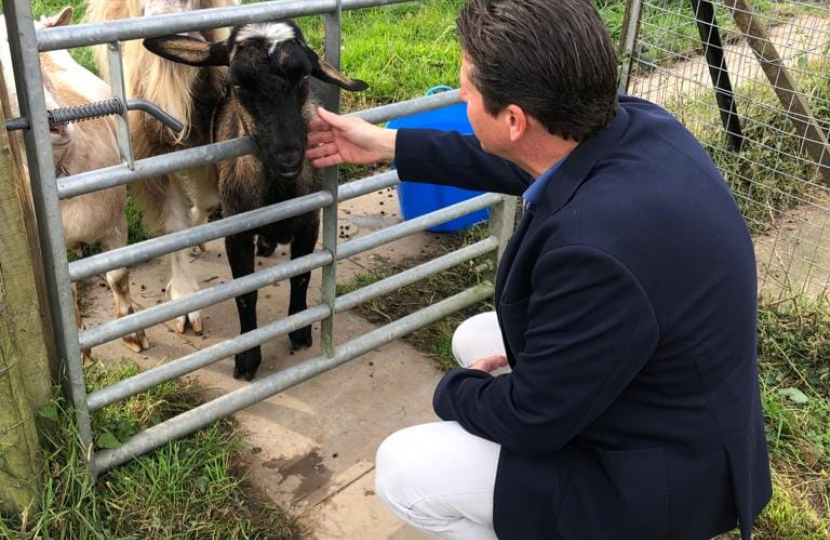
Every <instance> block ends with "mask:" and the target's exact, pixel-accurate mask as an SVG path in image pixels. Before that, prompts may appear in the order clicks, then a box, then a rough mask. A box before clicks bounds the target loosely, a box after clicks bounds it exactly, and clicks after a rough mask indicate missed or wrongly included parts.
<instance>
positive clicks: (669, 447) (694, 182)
mask: <svg viewBox="0 0 830 540" xmlns="http://www.w3.org/2000/svg"><path fill="white" fill-rule="evenodd" d="M395 162H396V164H397V167H398V173H399V174H400V176H401V178H403V179H413V180H420V181H427V182H430V183H436V184H446V185H453V186H458V187H462V188H469V189H478V190H484V191H493V192H499V193H506V194H511V195H520V194H521V193H522V192H523V191H524V190H525V189H526V188H527V186H528V184H529V183H530V182H531V181H532V179H531V178H530V177H529V176H528V175H527V174H525V173H524V172H523V171H521V170H520V169H518V168H517V167H516V166H514V165H512V164H510V163H508V162H506V161H504V160H501V159H500V158H497V157H495V156H492V155H489V154H486V153H484V152H483V151H482V150H481V148H480V146H479V144H478V142H477V141H476V139H475V138H473V137H463V136H461V135H458V134H456V133H444V132H437V131H424V130H400V131H399V132H398V138H397V148H396V157H395ZM495 294H496V298H495V301H496V312H497V314H498V320H499V324H500V327H501V331H502V334H503V337H504V343H505V347H506V349H507V356H508V360H509V362H510V365H511V366H512V368H513V370H512V372H511V373H509V374H505V375H500V376H498V377H493V376H491V375H489V374H487V373H484V372H481V371H477V370H470V369H457V370H453V371H450V372H449V373H447V374H446V376H445V377H444V378H443V380H442V381H441V382H440V384H439V386H438V388H437V389H436V392H435V397H434V407H435V411H436V412H437V414H438V415H439V416H440V417H441V418H443V419H445V420H455V421H457V422H459V423H460V424H461V425H462V426H463V427H464V428H465V429H466V430H468V431H469V432H471V433H474V434H476V435H478V436H481V437H484V438H486V439H489V440H491V441H494V442H496V443H498V444H500V445H501V446H502V450H501V455H500V458H499V466H498V473H497V477H496V486H495V502H494V524H495V530H496V533H497V535H498V537H499V538H500V539H502V540H554V539H563V540H570V539H580V540H659V539H666V540H708V539H709V538H711V537H713V536H715V535H716V534H718V533H721V532H724V531H727V530H730V529H732V528H733V527H735V526H736V525H737V524H738V523H740V528H741V532H742V537H743V538H744V539H748V538H749V537H750V533H751V528H752V523H753V521H754V519H755V518H756V516H757V515H758V514H759V512H760V511H761V509H762V508H763V507H764V505H765V504H766V503H767V502H768V501H769V499H770V496H771V482H770V470H769V461H768V455H767V447H766V441H765V437H764V421H763V415H762V411H761V401H760V392H759V387H758V380H757V370H756V295H757V291H756V268H755V257H754V253H753V246H752V241H751V239H750V236H749V233H748V231H747V228H746V225H745V223H744V221H743V218H742V216H741V214H740V212H739V210H738V208H737V206H736V204H735V201H734V199H733V197H732V194H731V193H730V191H729V189H728V187H727V185H726V183H725V182H724V180H723V178H722V177H721V175H720V173H719V172H718V170H717V169H716V168H715V166H714V165H713V164H712V161H711V160H710V158H709V156H708V155H707V154H706V152H705V151H704V150H703V148H702V147H701V146H700V144H699V143H698V142H697V141H696V140H695V138H694V137H693V136H692V134H691V133H689V132H688V131H687V130H686V129H685V128H684V127H683V126H682V125H681V124H680V123H679V122H678V121H677V120H675V119H674V118H673V117H672V116H671V115H670V114H668V113H667V112H666V111H664V110H663V109H661V108H660V107H658V106H656V105H654V104H652V103H649V102H646V101H642V100H639V99H636V98H630V97H626V96H621V97H620V108H619V112H618V114H617V115H616V116H615V118H614V119H613V120H612V121H611V123H610V124H609V125H608V126H607V127H606V128H605V129H604V130H603V131H602V132H600V133H599V134H598V135H596V136H594V137H592V138H590V139H588V140H586V141H584V142H582V143H581V144H580V145H578V146H577V148H576V149H575V150H574V151H573V152H572V153H571V154H570V155H569V156H568V157H567V158H566V159H565V161H564V162H563V164H562V166H561V167H560V168H559V170H558V171H557V172H556V173H555V174H554V176H553V177H552V178H551V179H550V182H549V184H548V185H547V186H546V188H545V191H544V195H543V197H542V199H541V201H540V203H539V204H538V205H537V206H536V207H535V208H534V209H533V210H532V211H527V212H525V214H524V216H523V217H522V220H521V222H520V223H519V225H518V227H517V229H516V231H515V233H514V235H513V237H512V238H511V240H510V243H509V244H508V246H507V248H506V251H505V254H504V258H503V259H502V261H501V263H500V265H499V270H498V275H497V280H496V287H495Z"/></svg>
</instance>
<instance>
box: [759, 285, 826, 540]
mask: <svg viewBox="0 0 830 540" xmlns="http://www.w3.org/2000/svg"><path fill="white" fill-rule="evenodd" d="M758 327H759V332H758V336H759V339H758V356H759V366H760V380H761V390H762V399H763V406H764V411H765V416H766V426H767V442H768V444H769V448H770V455H771V457H772V461H773V471H774V481H775V494H774V497H773V500H772V503H771V504H770V505H769V507H768V508H767V509H766V511H765V512H764V514H763V516H762V518H761V520H760V521H759V523H758V526H757V529H758V533H759V534H758V538H760V539H761V540H786V539H792V540H827V539H830V525H828V524H830V398H828V396H830V366H828V364H827V358H828V357H829V356H828V355H830V342H828V341H827V336H828V335H830V305H828V304H827V302H826V301H825V302H822V301H819V302H805V301H799V300H791V301H788V302H784V303H779V304H762V305H761V309H760V310H759V321H758Z"/></svg>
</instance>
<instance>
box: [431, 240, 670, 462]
mask: <svg viewBox="0 0 830 540" xmlns="http://www.w3.org/2000/svg"><path fill="white" fill-rule="evenodd" d="M532 291H533V293H532V294H531V296H530V298H529V299H528V300H527V302H526V304H527V309H526V315H523V314H524V313H525V310H524V307H523V304H524V302H516V303H512V304H513V308H515V307H517V306H518V307H519V311H520V313H518V314H517V313H512V314H511V313H510V312H509V311H511V310H512V309H513V308H511V310H508V311H507V312H504V313H503V316H504V317H505V320H504V321H503V324H504V325H505V327H506V328H509V326H510V324H511V319H510V317H515V318H516V319H519V318H522V317H523V316H526V321H527V330H526V331H525V332H524V347H523V349H522V350H521V351H520V352H519V353H518V355H517V358H516V364H515V366H514V368H513V371H512V372H511V373H508V374H504V375H500V376H498V377H492V376H491V375H489V374H487V373H484V372H482V371H478V370H472V369H457V370H453V371H451V372H449V373H447V374H446V375H445V376H444V378H443V379H442V380H441V382H440V383H439V385H438V388H437V389H436V391H435V395H434V400H433V406H434V408H435V412H436V413H437V414H438V416H440V417H441V418H443V419H444V420H456V421H458V422H459V423H460V424H461V425H462V426H463V427H464V428H465V429H467V431H469V432H471V433H473V434H475V435H478V436H480V437H483V438H486V439H489V440H491V441H494V442H496V443H498V444H501V445H502V446H504V447H505V448H507V449H509V450H511V451H512V452H515V453H517V454H519V455H525V456H528V457H540V456H545V455H549V454H552V453H554V452H556V451H557V450H559V449H561V448H562V447H563V446H564V445H566V444H567V443H568V442H569V441H570V440H571V439H573V438H574V437H575V436H576V435H578V434H579V433H580V432H581V431H582V430H583V429H584V428H585V427H586V426H588V425H589V424H590V423H591V422H592V421H593V420H594V419H595V418H597V417H598V416H599V415H600V414H602V413H603V411H605V410H606V409H607V408H608V407H609V406H610V405H611V404H612V403H613V401H614V400H615V399H616V398H617V397H618V396H619V395H620V394H621V393H622V392H623V391H624V390H625V388H626V387H627V386H628V385H629V384H630V383H631V381H632V380H633V379H634V378H635V377H636V375H637V374H638V372H640V370H641V369H642V368H643V366H644V365H645V364H646V362H647V361H648V360H649V359H650V358H651V356H652V355H653V353H654V350H655V347H656V343H657V337H658V325H657V320H656V318H655V315H654V312H653V310H652V307H651V303H650V301H649V299H648V298H647V296H646V294H645V292H644V291H643V289H642V288H641V287H640V285H639V283H638V281H637V280H636V279H635V277H634V276H633V275H632V274H631V273H630V272H629V271H628V269H626V268H625V267H624V266H623V265H622V264H621V263H619V262H618V261H617V260H616V259H614V258H613V257H611V256H610V255H608V254H606V253H605V252H602V251H600V250H596V249H593V248H589V247H568V248H560V249H557V250H554V251H549V252H547V253H546V254H544V255H543V256H542V257H541V258H540V260H539V261H538V263H537V264H536V266H535V267H534V270H533V272H532Z"/></svg>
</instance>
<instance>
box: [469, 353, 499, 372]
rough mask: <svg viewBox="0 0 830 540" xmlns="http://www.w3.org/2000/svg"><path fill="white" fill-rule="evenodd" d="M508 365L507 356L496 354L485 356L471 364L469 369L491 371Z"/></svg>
mask: <svg viewBox="0 0 830 540" xmlns="http://www.w3.org/2000/svg"><path fill="white" fill-rule="evenodd" d="M506 365H507V357H506V356H504V355H502V354H494V355H493V356H485V357H484V358H480V359H478V360H476V361H475V362H473V363H472V364H470V368H469V369H477V370H479V371H485V372H487V373H491V372H493V371H495V370H497V369H499V368H503V367H505V366H506Z"/></svg>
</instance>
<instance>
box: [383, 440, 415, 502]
mask: <svg viewBox="0 0 830 540" xmlns="http://www.w3.org/2000/svg"><path fill="white" fill-rule="evenodd" d="M407 431H408V430H406V429H404V430H401V431H397V432H395V433H393V434H392V435H390V436H389V437H387V438H386V439H385V440H384V441H383V442H382V443H381V444H380V446H379V447H378V451H377V455H376V456H375V491H376V492H377V494H378V497H380V498H381V500H382V501H383V502H385V503H386V505H387V506H389V508H390V509H391V510H392V511H393V512H395V513H396V514H398V515H399V516H401V517H406V514H407V511H408V510H409V508H410V507H411V506H412V505H413V504H414V503H415V502H417V501H414V500H410V498H411V494H412V492H413V489H412V483H413V480H414V479H415V478H417V475H414V474H413V470H414V469H416V468H417V467H418V465H417V464H416V463H415V460H417V455H416V452H413V441H412V436H411V433H408V432H407ZM416 444H417V443H416Z"/></svg>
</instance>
